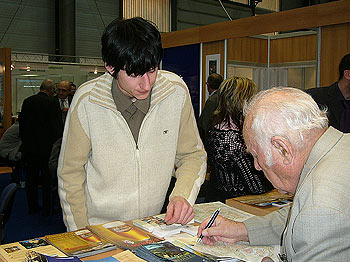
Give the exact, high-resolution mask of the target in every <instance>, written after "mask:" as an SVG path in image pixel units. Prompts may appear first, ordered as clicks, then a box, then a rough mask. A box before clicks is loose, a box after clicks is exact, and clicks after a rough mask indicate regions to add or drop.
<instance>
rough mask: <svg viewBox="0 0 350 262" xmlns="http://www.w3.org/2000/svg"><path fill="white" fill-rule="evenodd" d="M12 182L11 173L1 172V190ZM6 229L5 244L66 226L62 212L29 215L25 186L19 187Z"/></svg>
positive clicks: (50, 232) (56, 231) (56, 230)
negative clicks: (49, 214)
mask: <svg viewBox="0 0 350 262" xmlns="http://www.w3.org/2000/svg"><path fill="white" fill-rule="evenodd" d="M11 182H12V179H11V174H9V173H5V174H0V192H2V190H3V188H4V187H5V186H7V185H8V184H9V183H11ZM39 195H41V192H39ZM5 230H6V231H5V233H6V234H5V238H4V241H3V242H2V243H3V244H4V243H11V242H16V241H19V240H26V239H32V238H36V237H41V236H45V235H49V234H55V233H60V232H64V231H66V228H65V226H64V224H63V221H62V214H61V213H58V214H55V215H52V216H48V217H44V216H41V215H40V214H35V215H28V207H27V200H26V192H25V188H18V189H17V192H16V197H15V200H14V203H13V208H12V212H11V216H10V218H9V221H8V222H7V223H6V225H5Z"/></svg>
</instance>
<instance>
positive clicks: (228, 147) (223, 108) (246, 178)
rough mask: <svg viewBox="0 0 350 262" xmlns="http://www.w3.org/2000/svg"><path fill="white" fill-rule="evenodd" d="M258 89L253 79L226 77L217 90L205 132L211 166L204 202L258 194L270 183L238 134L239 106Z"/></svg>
mask: <svg viewBox="0 0 350 262" xmlns="http://www.w3.org/2000/svg"><path fill="white" fill-rule="evenodd" d="M257 92H258V87H257V85H256V84H255V83H254V81H252V80H250V79H248V78H246V77H230V78H228V79H226V80H224V81H223V82H222V83H221V85H220V87H219V89H218V107H217V109H216V110H215V112H214V114H213V117H212V119H211V128H210V130H209V135H208V148H207V153H208V164H209V166H210V167H211V172H210V181H209V185H208V191H207V198H206V201H218V200H219V201H222V202H224V201H225V200H226V199H228V198H232V197H236V196H242V195H249V194H262V193H265V192H266V191H268V190H270V189H272V185H271V184H270V183H269V182H268V180H267V179H266V178H265V177H264V174H263V173H262V172H259V171H257V170H255V168H254V164H253V158H252V156H251V155H250V154H249V153H247V151H246V149H247V148H246V145H245V143H244V140H243V136H242V127H243V113H242V112H243V106H244V103H245V101H246V100H248V99H249V98H251V97H252V96H253V95H255V94H256V93H257Z"/></svg>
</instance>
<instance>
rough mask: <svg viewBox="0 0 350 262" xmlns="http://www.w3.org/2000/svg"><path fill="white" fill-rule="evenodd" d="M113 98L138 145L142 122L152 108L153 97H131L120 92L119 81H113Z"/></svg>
mask: <svg viewBox="0 0 350 262" xmlns="http://www.w3.org/2000/svg"><path fill="white" fill-rule="evenodd" d="M112 96H113V100H114V103H115V104H116V106H117V109H118V111H120V113H121V114H122V116H123V117H124V118H125V120H126V122H127V123H128V125H129V128H130V130H131V133H132V135H133V137H134V139H135V142H136V144H137V140H138V136H139V131H140V127H141V124H142V121H143V119H144V118H145V115H146V114H147V112H148V110H149V107H150V102H151V98H150V97H151V95H149V96H148V97H147V98H146V99H143V100H139V99H136V98H134V97H129V96H127V95H125V94H124V93H123V92H122V91H121V90H120V88H119V87H118V84H117V81H116V80H115V79H113V83H112Z"/></svg>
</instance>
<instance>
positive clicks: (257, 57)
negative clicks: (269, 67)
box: [227, 37, 267, 64]
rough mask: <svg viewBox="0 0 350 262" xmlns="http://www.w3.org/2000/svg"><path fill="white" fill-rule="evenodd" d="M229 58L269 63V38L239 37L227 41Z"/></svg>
mask: <svg viewBox="0 0 350 262" xmlns="http://www.w3.org/2000/svg"><path fill="white" fill-rule="evenodd" d="M227 60H235V61H244V62H254V63H263V64H266V63H267V40H266V39H260V38H253V37H237V38H233V39H228V41H227Z"/></svg>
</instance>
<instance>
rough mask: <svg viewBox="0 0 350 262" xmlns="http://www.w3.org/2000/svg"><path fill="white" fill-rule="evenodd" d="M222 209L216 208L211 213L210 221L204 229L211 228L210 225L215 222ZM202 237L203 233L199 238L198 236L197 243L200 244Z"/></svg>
mask: <svg viewBox="0 0 350 262" xmlns="http://www.w3.org/2000/svg"><path fill="white" fill-rule="evenodd" d="M220 211H221V209H220V208H218V209H217V210H215V212H214V213H213V214H212V215H211V217H210V219H209V222H208V224H207V225H206V226H205V228H204V229H207V228H210V227H211V226H212V225H213V223H214V221H215V219H216V218H217V216H218V215H219V213H220ZM202 239H203V235H202V234H201V235H200V236H199V238H198V240H197V243H196V244H199V243H200V242H201V241H202Z"/></svg>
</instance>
